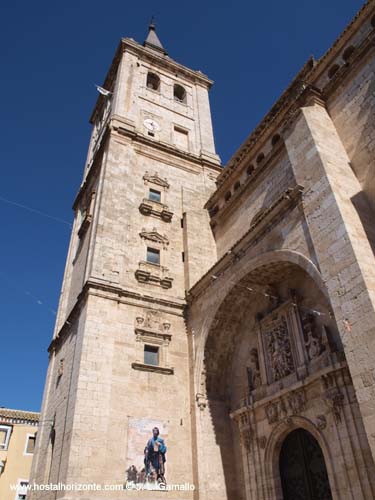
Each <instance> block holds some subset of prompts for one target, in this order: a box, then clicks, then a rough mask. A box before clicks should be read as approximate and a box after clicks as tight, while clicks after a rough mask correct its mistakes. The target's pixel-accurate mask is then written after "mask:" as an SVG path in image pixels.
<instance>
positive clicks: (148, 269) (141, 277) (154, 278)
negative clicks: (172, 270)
mask: <svg viewBox="0 0 375 500" xmlns="http://www.w3.org/2000/svg"><path fill="white" fill-rule="evenodd" d="M135 277H136V280H137V281H139V283H148V284H152V285H159V286H161V287H162V288H166V289H167V288H171V286H172V282H173V278H171V277H170V276H169V272H168V268H167V267H164V266H159V265H158V264H152V263H151V262H146V261H141V262H139V264H138V269H137V270H136V271H135Z"/></svg>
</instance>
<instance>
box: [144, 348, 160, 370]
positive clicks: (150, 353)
mask: <svg viewBox="0 0 375 500" xmlns="http://www.w3.org/2000/svg"><path fill="white" fill-rule="evenodd" d="M143 359H144V364H145V365H153V366H158V365H159V348H158V347H156V346H153V345H145V348H144V358H143Z"/></svg>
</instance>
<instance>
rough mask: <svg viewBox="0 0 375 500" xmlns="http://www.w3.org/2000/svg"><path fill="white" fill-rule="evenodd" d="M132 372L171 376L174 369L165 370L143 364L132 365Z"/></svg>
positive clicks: (160, 367) (161, 367)
mask: <svg viewBox="0 0 375 500" xmlns="http://www.w3.org/2000/svg"><path fill="white" fill-rule="evenodd" d="M132 368H133V369H134V370H141V371H143V372H154V373H161V374H163V375H173V374H174V368H165V367H163V366H154V365H145V364H144V363H132Z"/></svg>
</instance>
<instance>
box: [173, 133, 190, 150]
mask: <svg viewBox="0 0 375 500" xmlns="http://www.w3.org/2000/svg"><path fill="white" fill-rule="evenodd" d="M174 143H175V145H176V146H177V147H178V148H181V149H184V150H185V151H187V150H188V149H189V134H188V132H187V130H183V129H182V128H179V127H175V128H174Z"/></svg>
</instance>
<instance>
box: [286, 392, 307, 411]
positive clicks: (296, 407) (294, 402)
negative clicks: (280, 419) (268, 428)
mask: <svg viewBox="0 0 375 500" xmlns="http://www.w3.org/2000/svg"><path fill="white" fill-rule="evenodd" d="M287 400H288V407H289V409H290V411H291V414H292V415H299V414H300V413H301V412H302V411H303V410H304V409H305V407H306V397H305V393H304V392H303V391H295V392H292V393H291V394H289V395H288V396H287Z"/></svg>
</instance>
